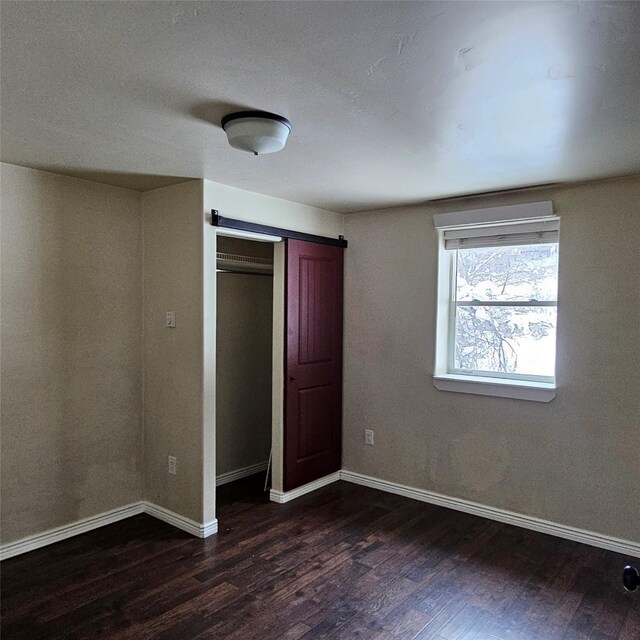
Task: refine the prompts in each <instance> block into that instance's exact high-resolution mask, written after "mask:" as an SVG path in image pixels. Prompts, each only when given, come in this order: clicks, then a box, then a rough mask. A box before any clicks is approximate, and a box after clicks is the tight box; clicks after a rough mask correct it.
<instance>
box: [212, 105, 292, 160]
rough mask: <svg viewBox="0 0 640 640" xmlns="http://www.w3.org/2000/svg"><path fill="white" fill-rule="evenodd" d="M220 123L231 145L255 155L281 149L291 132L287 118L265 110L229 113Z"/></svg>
mask: <svg viewBox="0 0 640 640" xmlns="http://www.w3.org/2000/svg"><path fill="white" fill-rule="evenodd" d="M221 125H222V128H223V130H224V131H225V133H226V134H227V138H228V139H229V144H230V145H231V146H232V147H234V148H235V149H240V150H242V151H250V152H251V153H253V154H254V155H256V156H257V155H263V154H265V153H275V152H276V151H281V150H282V149H284V145H285V144H286V143H287V138H288V137H289V133H291V123H290V122H289V120H287V119H286V118H283V117H282V116H279V115H277V114H275V113H269V112H267V111H239V112H238V113H230V114H229V115H226V116H225V117H224V118H222V122H221Z"/></svg>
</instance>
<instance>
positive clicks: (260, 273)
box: [216, 269, 273, 278]
mask: <svg viewBox="0 0 640 640" xmlns="http://www.w3.org/2000/svg"><path fill="white" fill-rule="evenodd" d="M216 273H235V274H238V275H241V276H267V277H268V278H273V273H265V272H264V271H240V270H237V271H236V270H235V269H216Z"/></svg>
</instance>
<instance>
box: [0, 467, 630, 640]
mask: <svg viewBox="0 0 640 640" xmlns="http://www.w3.org/2000/svg"><path fill="white" fill-rule="evenodd" d="M263 482H264V475H259V476H255V477H252V478H248V479H245V480H241V481H239V482H236V483H233V484H229V485H225V486H223V487H220V489H219V491H218V519H219V528H220V531H219V533H218V535H217V536H215V535H214V536H212V537H210V538H208V539H206V540H200V539H196V538H193V537H191V536H190V535H188V534H186V533H183V532H181V531H179V530H177V529H174V528H173V527H171V526H169V525H167V524H164V523H162V522H160V521H158V520H155V519H153V518H152V517H150V516H147V515H140V516H135V517H133V518H130V519H128V520H125V521H122V522H119V523H116V524H113V525H110V526H107V527H103V528H101V529H98V530H96V531H93V532H90V533H87V534H84V535H81V536H77V537H75V538H72V539H69V540H65V541H63V542H60V543H58V544H55V545H51V546H49V547H45V548H43V549H39V550H37V551H33V552H31V553H29V554H25V555H22V556H18V557H16V558H12V559H10V560H7V561H5V562H3V563H2V638H3V640H10V639H12V638H25V639H27V638H28V639H29V640H35V639H38V638H47V639H50V638H76V639H79V638H96V637H99V638H111V639H113V638H132V639H136V640H140V639H144V638H154V639H155V638H164V639H174V638H175V639H180V640H186V639H191V638H202V639H204V638H227V639H237V640H250V639H253V638H255V639H258V638H260V639H261V640H266V639H269V638H273V639H276V638H279V639H288V640H295V639H298V638H366V639H367V640H371V639H373V638H400V639H421V640H424V639H427V638H433V639H437V640H462V639H466V640H495V639H496V638H498V639H501V640H506V639H508V638H509V639H511V638H513V639H517V640H528V639H536V640H553V639H559V640H560V639H562V640H574V639H578V638H582V639H586V638H591V639H594V640H596V639H597V640H614V639H616V640H637V639H638V638H640V597H638V596H633V595H632V594H628V593H626V592H624V591H623V589H622V586H621V579H620V575H621V570H622V567H623V566H624V565H625V564H626V563H627V562H628V561H629V560H631V559H630V558H626V557H624V556H622V555H618V554H615V553H612V552H608V551H603V550H600V549H596V548H593V547H588V546H585V545H581V544H578V543H574V542H569V541H566V540H561V539H558V538H553V537H551V536H546V535H543V534H539V533H534V532H531V531H526V530H524V529H518V528H516V527H511V526H508V525H502V524H498V523H495V522H492V521H490V520H485V519H482V518H478V517H475V516H471V515H466V514H463V513H458V512H455V511H450V510H448V509H444V508H441V507H435V506H431V505H427V504H424V503H420V502H416V501H413V500H409V499H406V498H401V497H398V496H393V495H389V494H385V493H381V492H379V491H376V490H373V489H368V488H364V487H359V486H356V485H352V484H347V483H344V482H338V483H336V484H333V485H330V486H328V487H325V488H323V489H320V490H318V491H316V492H314V493H313V494H309V495H307V496H304V497H303V498H300V499H298V500H295V501H292V502H290V503H287V504H284V505H278V504H275V503H271V502H269V501H268V498H267V496H266V495H265V494H264V493H263V492H262V484H263Z"/></svg>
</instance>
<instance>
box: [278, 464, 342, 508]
mask: <svg viewBox="0 0 640 640" xmlns="http://www.w3.org/2000/svg"><path fill="white" fill-rule="evenodd" d="M340 473H341V472H340V471H336V472H335V473H331V474H329V475H328V476H324V477H323V478H318V479H317V480H314V481H313V482H309V483H308V484H303V485H302V486H301V487H298V488H297V489H292V490H291V491H274V490H273V489H271V491H270V492H269V499H270V500H271V502H278V503H280V504H283V503H285V502H289V500H295V499H296V498H299V497H300V496H303V495H305V494H306V493H310V492H311V491H315V490H316V489H320V488H321V487H326V486H327V485H328V484H331V483H332V482H337V481H338V480H340Z"/></svg>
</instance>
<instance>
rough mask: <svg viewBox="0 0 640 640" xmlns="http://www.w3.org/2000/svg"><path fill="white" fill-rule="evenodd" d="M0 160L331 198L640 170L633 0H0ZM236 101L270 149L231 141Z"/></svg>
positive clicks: (390, 200) (404, 199)
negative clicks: (276, 122)
mask: <svg viewBox="0 0 640 640" xmlns="http://www.w3.org/2000/svg"><path fill="white" fill-rule="evenodd" d="M1 12H2V16H1V17H2V34H1V37H2V39H1V47H2V50H1V56H2V57H1V63H0V64H1V80H2V120H1V135H2V138H1V143H2V146H1V157H2V160H4V161H6V162H12V163H15V164H21V165H27V166H35V167H39V168H44V169H49V170H53V171H57V172H60V173H70V174H74V175H80V176H81V177H90V178H91V179H97V180H101V181H104V182H110V183H114V184H120V185H127V186H130V187H133V188H138V189H147V188H151V187H154V186H159V185H161V184H165V183H170V182H175V181H177V180H180V179H183V178H192V177H195V178H198V177H205V178H209V179H211V180H216V181H218V182H222V183H225V184H229V185H232V186H235V187H240V188H243V189H248V190H251V191H256V192H259V193H266V194H270V195H275V196H279V197H282V198H287V199H289V200H294V201H298V202H304V203H307V204H312V205H316V206H320V207H324V208H326V209H331V210H335V211H342V212H348V211H357V210H365V209H372V208H378V207H383V206H390V205H396V204H403V203H410V202H419V201H421V200H425V199H433V198H441V197H449V196H454V195H459V194H467V193H474V192H483V191H491V190H499V189H507V188H513V187H518V186H525V185H532V184H538V183H548V182H561V181H574V180H584V179H590V178H599V177H605V176H610V175H621V174H629V173H636V172H640V3H637V2H597V3H596V2H585V3H582V2H551V3H544V2H531V3H529V2H505V3H502V2H472V3H468V2H372V3H369V2H195V3H191V2H104V3H100V2H71V3H67V2H9V1H6V0H5V1H3V2H2V3H1ZM239 108H251V109H264V110H268V111H274V112H276V113H280V114H282V115H284V116H286V117H288V118H289V119H290V120H291V121H292V122H293V133H292V135H291V138H290V139H289V143H288V145H287V148H286V149H285V150H284V151H283V152H281V153H278V154H274V155H267V156H261V157H254V156H252V155H250V154H246V153H243V152H240V151H236V150H235V149H232V148H231V147H229V146H228V145H227V142H226V138H225V135H224V133H223V131H222V130H221V129H220V128H219V121H220V118H221V117H222V116H223V115H224V114H226V113H229V112H231V111H234V110H237V109H239Z"/></svg>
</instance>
